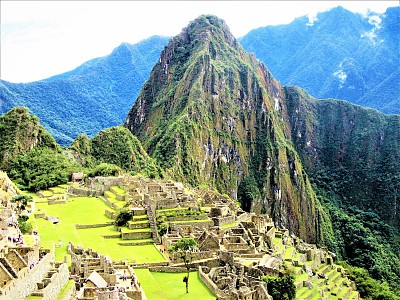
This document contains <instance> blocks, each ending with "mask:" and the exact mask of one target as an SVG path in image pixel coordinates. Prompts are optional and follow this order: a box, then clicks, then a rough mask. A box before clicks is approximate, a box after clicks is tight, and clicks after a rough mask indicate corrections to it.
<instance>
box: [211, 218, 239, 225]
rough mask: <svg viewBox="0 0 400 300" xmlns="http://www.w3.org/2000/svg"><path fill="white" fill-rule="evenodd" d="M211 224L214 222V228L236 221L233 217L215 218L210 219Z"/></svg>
mask: <svg viewBox="0 0 400 300" xmlns="http://www.w3.org/2000/svg"><path fill="white" fill-rule="evenodd" d="M212 220H213V222H214V226H222V225H225V224H229V223H233V222H235V221H236V217H235V216H227V217H216V218H212Z"/></svg>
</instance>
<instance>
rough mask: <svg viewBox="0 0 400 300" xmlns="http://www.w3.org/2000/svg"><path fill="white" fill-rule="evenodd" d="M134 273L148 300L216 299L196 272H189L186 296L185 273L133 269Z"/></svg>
mask: <svg viewBox="0 0 400 300" xmlns="http://www.w3.org/2000/svg"><path fill="white" fill-rule="evenodd" d="M135 273H136V275H137V276H138V278H139V282H140V284H141V285H142V287H143V290H144V292H145V293H146V296H147V299H149V300H153V299H157V300H175V299H176V300H178V299H191V300H192V299H199V300H200V299H201V300H207V299H210V300H211V299H213V300H214V299H215V298H216V297H215V295H214V294H213V293H212V292H211V291H210V290H209V289H208V288H207V287H206V286H205V284H204V283H203V282H202V281H201V279H200V278H199V275H198V272H190V277H189V293H187V294H186V288H185V283H184V282H183V281H182V279H183V277H184V276H185V275H186V273H162V272H150V271H149V270H147V269H135Z"/></svg>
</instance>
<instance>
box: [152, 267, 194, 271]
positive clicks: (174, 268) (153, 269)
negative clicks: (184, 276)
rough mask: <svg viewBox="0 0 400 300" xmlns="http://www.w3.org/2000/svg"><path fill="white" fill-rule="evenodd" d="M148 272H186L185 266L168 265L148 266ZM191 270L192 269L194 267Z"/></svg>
mask: <svg viewBox="0 0 400 300" xmlns="http://www.w3.org/2000/svg"><path fill="white" fill-rule="evenodd" d="M149 271H150V272H164V273H185V272H187V269H186V267H170V266H156V267H150V268H149ZM191 271H194V269H193V270H192V269H191Z"/></svg>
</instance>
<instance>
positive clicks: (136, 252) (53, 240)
mask: <svg viewBox="0 0 400 300" xmlns="http://www.w3.org/2000/svg"><path fill="white" fill-rule="evenodd" d="M37 209H41V211H43V212H45V213H46V215H48V216H54V217H56V218H58V219H59V223H58V224H53V223H51V222H49V221H47V220H45V219H41V218H39V219H34V218H33V216H32V217H31V220H32V222H33V223H34V227H35V228H37V229H38V231H39V235H40V244H41V245H42V246H44V247H51V246H52V245H53V244H54V245H56V248H55V249H56V253H55V255H56V259H57V260H63V259H64V255H66V254H67V245H68V242H69V241H71V242H72V243H74V245H75V246H78V245H80V246H82V247H84V248H85V249H88V248H91V249H93V250H94V251H97V252H99V253H101V254H104V255H108V256H110V257H111V259H113V260H116V261H120V260H127V261H130V262H136V263H150V262H165V261H167V260H166V259H165V258H164V257H163V256H162V254H161V253H160V252H159V251H158V250H157V249H156V247H155V246H154V245H140V246H136V245H135V246H121V245H118V243H119V242H129V241H128V240H122V239H121V238H104V237H103V236H109V235H114V234H115V235H118V234H120V232H119V231H116V230H115V229H114V227H113V226H112V225H110V226H105V227H97V228H85V229H77V228H76V227H75V224H104V223H106V222H110V221H112V220H111V219H110V218H108V217H107V216H106V215H105V214H104V211H105V210H106V209H109V207H108V206H107V205H106V204H105V203H104V202H102V201H101V200H99V199H97V198H94V197H77V198H71V199H69V200H68V201H67V203H66V204H57V205H48V204H47V203H41V202H39V201H37V202H36V210H37ZM122 230H123V231H124V232H132V231H151V229H150V228H144V229H135V230H131V229H127V228H123V229H122ZM146 241H147V240H146Z"/></svg>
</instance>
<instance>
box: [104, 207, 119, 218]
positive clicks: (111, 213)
mask: <svg viewBox="0 0 400 300" xmlns="http://www.w3.org/2000/svg"><path fill="white" fill-rule="evenodd" d="M104 214H105V215H106V216H107V217H109V218H110V219H113V220H115V219H116V218H117V213H116V212H115V211H111V210H108V209H106V210H105V211H104Z"/></svg>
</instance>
